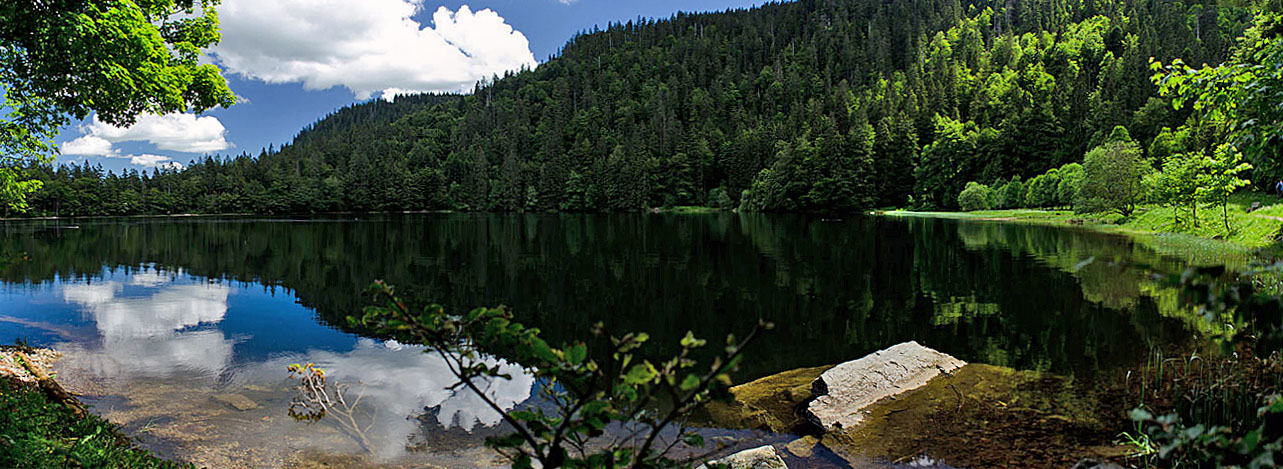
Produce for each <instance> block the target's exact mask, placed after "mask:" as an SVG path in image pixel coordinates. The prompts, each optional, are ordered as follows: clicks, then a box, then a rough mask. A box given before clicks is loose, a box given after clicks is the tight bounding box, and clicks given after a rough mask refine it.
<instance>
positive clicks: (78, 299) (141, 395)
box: [0, 266, 534, 466]
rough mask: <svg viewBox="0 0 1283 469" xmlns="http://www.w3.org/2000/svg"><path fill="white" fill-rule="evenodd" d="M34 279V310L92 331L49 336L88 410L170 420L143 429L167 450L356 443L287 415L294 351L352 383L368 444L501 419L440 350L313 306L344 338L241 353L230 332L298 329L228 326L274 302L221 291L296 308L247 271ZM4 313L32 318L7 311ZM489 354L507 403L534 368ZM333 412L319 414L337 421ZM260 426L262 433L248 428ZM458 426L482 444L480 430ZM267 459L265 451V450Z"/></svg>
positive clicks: (268, 333)
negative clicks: (225, 276) (237, 277)
mask: <svg viewBox="0 0 1283 469" xmlns="http://www.w3.org/2000/svg"><path fill="white" fill-rule="evenodd" d="M34 289H35V290H37V291H38V292H33V293H32V294H31V295H28V296H27V298H30V299H31V300H32V303H34V304H40V305H41V306H42V307H43V309H44V310H45V312H44V313H42V314H40V317H41V319H42V320H43V321H46V322H53V323H58V322H64V321H72V322H84V323H87V324H91V325H92V326H93V328H92V332H90V331H88V330H82V331H80V332H65V331H64V332H65V333H63V334H62V335H61V338H60V340H58V341H57V342H56V343H53V344H51V345H53V346H54V347H55V348H57V349H58V350H60V351H62V352H63V353H64V355H65V357H64V359H63V360H61V361H60V362H59V363H58V365H57V366H58V371H59V373H60V375H62V376H63V377H64V380H65V381H67V382H68V384H70V385H71V387H72V388H73V389H76V388H79V389H80V390H85V391H90V394H89V395H88V396H87V398H86V399H87V400H88V401H89V402H90V403H91V404H95V407H94V408H95V410H96V411H98V412H100V413H104V414H106V415H107V416H108V417H109V418H112V419H113V420H114V421H116V422H117V423H121V424H123V425H125V426H126V428H130V427H131V426H137V425H145V426H149V427H154V426H155V422H157V421H162V422H169V423H168V424H167V426H166V427H165V428H149V430H148V431H149V435H148V436H150V435H151V434H157V435H164V438H160V439H155V440H152V441H149V443H151V444H152V445H153V446H154V447H155V449H157V450H159V451H160V452H162V454H165V453H168V454H174V455H176V456H180V457H184V458H186V457H189V456H190V455H191V454H193V453H192V452H193V451H198V449H197V448H196V447H197V446H199V447H200V449H199V451H209V450H208V448H217V447H218V442H219V441H228V442H236V443H237V446H254V447H257V448H258V449H259V450H260V451H259V453H263V452H267V453H271V452H273V451H275V452H276V453H277V454H278V456H277V457H280V456H279V455H281V454H289V453H290V451H292V450H295V449H298V447H316V448H320V449H327V450H332V449H335V448H346V449H349V450H352V449H354V448H351V445H352V443H353V441H352V440H350V439H345V438H344V437H343V436H342V435H338V434H334V433H333V432H318V426H309V425H307V424H304V423H300V422H295V421H292V420H290V419H288V418H285V416H286V413H287V412H286V410H287V408H288V404H289V401H290V399H291V398H292V397H293V395H294V391H293V389H292V386H293V384H294V383H292V382H290V381H289V380H288V379H287V378H286V373H285V369H286V365H287V364H289V363H302V362H314V363H317V364H318V365H320V366H321V367H323V368H325V369H326V370H327V371H328V376H329V378H330V380H331V382H332V383H343V384H347V385H349V386H350V388H351V391H350V392H351V394H350V396H351V397H350V398H349V399H356V398H358V397H359V398H360V400H361V401H360V402H361V404H360V405H359V407H358V409H357V413H358V419H359V420H360V421H361V422H362V424H363V425H369V426H370V430H369V432H368V433H367V435H366V436H367V437H368V439H369V441H370V442H371V447H370V450H371V452H372V453H373V454H375V455H376V456H379V457H381V458H398V457H401V456H403V455H404V454H405V449H406V446H407V444H410V443H411V441H412V440H425V438H424V437H423V436H422V434H423V432H425V431H426V432H431V431H433V430H432V428H433V427H435V428H437V429H451V428H457V429H459V430H461V431H463V432H466V433H471V432H474V431H476V430H478V429H480V428H483V427H494V426H496V425H498V424H499V423H500V421H501V417H500V415H499V414H498V413H497V412H495V411H494V410H493V409H491V408H490V407H489V406H488V405H487V404H486V403H485V402H484V401H483V400H482V399H480V398H479V397H478V396H476V395H474V394H472V393H470V392H468V391H466V390H450V389H448V388H449V387H450V386H451V385H453V384H454V382H455V380H454V376H453V375H452V374H451V373H450V371H449V369H448V367H447V365H446V362H445V361H444V360H443V359H442V358H441V357H439V356H437V355H432V354H427V353H424V351H425V349H424V348H423V347H421V346H414V345H405V344H399V343H396V342H391V341H379V340H374V339H366V338H359V337H356V336H352V335H349V334H345V333H341V332H337V331H333V330H329V329H327V328H325V327H324V326H321V325H319V324H316V323H315V322H311V321H310V319H309V323H310V326H308V327H311V328H319V329H324V330H328V331H330V333H332V334H335V335H338V336H343V337H347V338H348V340H347V346H346V347H343V346H331V347H329V348H317V347H315V346H311V345H309V346H307V347H303V348H298V349H290V348H281V347H276V348H273V352H272V353H270V354H269V355H267V356H266V357H254V356H253V355H252V354H251V355H248V356H246V355H240V356H238V354H237V350H238V346H246V345H258V346H264V345H270V344H272V343H273V342H274V338H275V337H274V336H281V335H285V334H290V333H291V332H296V333H297V332H302V331H290V330H280V329H275V328H273V327H271V325H270V321H266V322H268V323H269V325H268V327H266V328H259V329H255V330H251V331H244V330H241V331H237V330H235V329H236V327H235V323H237V322H242V321H241V320H242V319H245V318H244V317H246V316H250V317H251V318H250V319H257V320H258V321H264V320H265V319H266V318H252V316H255V315H261V314H270V312H271V311H272V310H273V309H274V308H271V307H267V308H263V307H262V306H266V305H262V304H260V308H258V309H236V308H233V307H232V301H230V300H232V299H236V298H237V297H238V296H241V297H254V296H259V298H251V299H254V300H266V301H267V302H268V304H271V305H273V306H276V307H279V308H280V309H281V310H283V311H290V310H300V309H302V308H300V307H299V306H298V305H297V304H295V300H294V298H292V296H289V295H281V296H274V295H266V296H265V297H264V295H261V294H258V293H256V292H255V291H254V290H255V288H253V287H251V286H249V285H241V286H239V287H237V286H235V285H233V284H231V283H229V282H216V281H209V280H207V279H202V278H198V277H193V276H190V275H187V274H185V273H182V272H167V271H164V270H161V269H155V268H149V267H146V266H144V267H143V268H140V269H137V270H121V271H110V270H108V271H104V272H103V273H102V274H101V275H100V276H99V277H98V278H97V279H94V280H91V281H69V282H64V281H62V280H61V279H56V280H54V281H52V282H49V283H46V284H43V285H40V286H36V287H34ZM42 298H43V299H47V300H53V301H43V300H42ZM56 300H60V301H56ZM297 312H301V313H305V311H297ZM0 319H7V322H9V323H12V324H20V323H26V324H30V323H31V321H29V320H27V319H24V318H16V317H7V316H6V313H4V312H0ZM258 321H255V323H258V324H261V323H260V322H258ZM225 329H227V330H225ZM314 332H315V331H314ZM322 342H324V341H322ZM490 364H491V365H496V364H497V365H499V367H500V369H501V370H502V372H503V373H506V374H508V375H510V376H512V379H511V380H494V381H489V382H486V383H484V385H483V387H484V388H485V389H486V391H487V393H488V395H489V397H490V398H491V399H492V400H493V401H494V402H496V403H497V404H499V405H500V406H502V407H503V408H505V409H511V408H513V407H515V406H517V405H519V404H521V403H523V402H525V401H527V400H528V399H529V398H530V396H531V394H532V388H533V385H534V379H533V378H532V377H531V376H530V375H529V374H527V373H526V372H525V371H524V370H522V369H521V368H520V367H516V366H512V365H509V364H507V363H504V362H501V361H492V362H490ZM176 415H181V416H184V418H183V420H178V419H174V416H176ZM196 421H206V422H218V424H217V425H207V426H202V427H199V428H197V427H193V426H192V425H191V422H196ZM247 423H254V424H253V425H247ZM331 423H333V422H332V421H322V423H320V424H318V425H319V427H320V428H322V429H324V428H335V427H333V426H331V425H330V424H331ZM425 424H428V425H425ZM257 434H264V438H263V439H261V440H259V441H257V442H255V443H250V442H247V441H245V439H246V438H247V437H248V436H252V435H257ZM267 434H271V435H292V439H290V441H293V443H291V444H292V445H294V446H296V447H295V448H289V449H286V448H275V449H272V448H273V447H274V446H275V445H280V444H283V443H282V442H281V441H280V439H279V438H273V437H267V436H266V435H267ZM464 440H467V443H466V444H468V445H471V446H474V447H478V448H479V447H480V441H481V440H480V438H479V437H478V438H471V439H468V438H464ZM144 441H148V440H147V438H145V439H144ZM250 441H253V440H250ZM184 446H191V447H190V448H184ZM206 456H208V457H212V458H215V459H212V460H210V461H212V462H214V463H215V464H214V465H216V466H219V465H223V464H222V463H225V464H230V465H233V466H257V465H259V464H260V463H264V460H261V459H252V460H251V459H246V458H249V456H244V457H241V456H238V455H236V454H235V453H222V454H214V455H209V454H207V455H206ZM260 457H261V456H260ZM220 458H221V459H220ZM267 464H268V465H273V464H272V463H271V462H270V460H269V461H268V462H267Z"/></svg>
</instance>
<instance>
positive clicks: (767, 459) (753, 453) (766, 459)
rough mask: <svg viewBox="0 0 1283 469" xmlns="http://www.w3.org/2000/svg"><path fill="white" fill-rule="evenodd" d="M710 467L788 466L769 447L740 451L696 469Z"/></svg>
mask: <svg viewBox="0 0 1283 469" xmlns="http://www.w3.org/2000/svg"><path fill="white" fill-rule="evenodd" d="M710 465H717V466H725V467H729V468H731V469H788V466H786V465H784V460H783V459H780V455H779V453H776V452H775V447H774V446H771V445H766V446H762V447H760V448H753V449H748V450H744V451H740V452H738V453H735V454H732V455H730V456H727V457H724V458H722V459H714V460H712V461H708V462H706V463H704V464H700V465H699V467H698V468H696V469H708V468H709V466H710Z"/></svg>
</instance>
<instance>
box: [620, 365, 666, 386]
mask: <svg viewBox="0 0 1283 469" xmlns="http://www.w3.org/2000/svg"><path fill="white" fill-rule="evenodd" d="M657 376H659V371H658V370H656V369H655V367H654V365H651V364H650V362H645V363H641V364H638V365H634V366H633V367H632V368H631V369H629V370H628V374H627V375H625V376H624V382H625V383H628V384H633V385H637V384H646V383H649V382H651V381H654V380H655V378H656V377H657Z"/></svg>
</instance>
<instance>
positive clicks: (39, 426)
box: [0, 378, 189, 468]
mask: <svg viewBox="0 0 1283 469" xmlns="http://www.w3.org/2000/svg"><path fill="white" fill-rule="evenodd" d="M0 467H31V468H37V467H92V468H117V467H128V468H150V467H156V468H177V467H189V466H180V465H178V464H175V463H171V462H169V461H164V460H161V459H157V458H156V457H154V456H152V455H150V454H148V453H147V452H146V451H142V450H137V449H133V448H131V447H130V446H129V444H128V443H127V442H125V441H123V440H121V439H120V438H119V437H117V435H116V433H115V432H114V430H113V426H112V424H111V423H110V422H107V421H106V420H103V419H102V418H99V417H97V416H93V415H89V416H86V417H84V418H80V417H76V416H75V415H74V414H72V413H71V412H70V411H69V410H68V409H67V408H66V407H64V406H63V405H62V404H61V403H56V402H53V401H51V400H49V399H48V398H47V397H45V395H44V393H42V392H41V391H40V390H39V389H38V388H35V387H34V386H31V385H24V384H20V383H16V382H13V381H10V380H8V379H3V378H0Z"/></svg>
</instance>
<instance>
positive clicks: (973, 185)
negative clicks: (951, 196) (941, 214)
mask: <svg viewBox="0 0 1283 469" xmlns="http://www.w3.org/2000/svg"><path fill="white" fill-rule="evenodd" d="M992 192H993V191H991V190H989V186H986V185H984V184H980V183H978V182H975V181H972V182H968V183H967V187H966V188H965V189H963V190H962V193H961V194H958V206H959V207H961V208H962V210H963V211H964V212H971V211H975V210H988V209H989V197H990V196H991V195H992V194H991V193H992Z"/></svg>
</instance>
